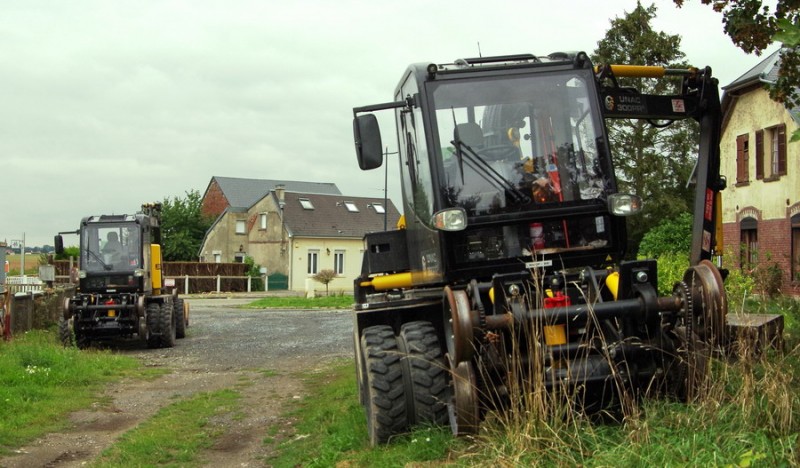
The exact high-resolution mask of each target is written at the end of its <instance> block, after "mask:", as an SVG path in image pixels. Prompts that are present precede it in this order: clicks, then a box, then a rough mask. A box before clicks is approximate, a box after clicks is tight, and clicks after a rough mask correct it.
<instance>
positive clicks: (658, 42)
mask: <svg viewBox="0 0 800 468" xmlns="http://www.w3.org/2000/svg"><path fill="white" fill-rule="evenodd" d="M655 16H656V7H655V6H654V5H651V6H649V7H647V8H645V7H643V6H642V5H641V3H638V2H637V4H636V8H635V9H634V10H633V11H631V12H630V13H625V16H624V17H623V18H619V17H617V18H614V19H613V20H611V27H610V28H609V30H608V32H607V33H606V36H605V37H604V38H603V39H602V40H600V41H599V42H598V43H597V49H596V50H595V52H594V54H593V56H592V60H593V61H594V62H595V64H601V63H620V64H631V65H655V66H664V67H669V68H685V67H687V66H688V64H687V63H685V62H684V61H683V58H684V56H685V55H684V53H683V52H681V50H680V44H681V38H680V36H678V35H669V34H666V33H664V32H659V31H654V30H653V28H652V26H651V25H650V22H651V20H652V19H653V18H655ZM618 82H619V84H620V86H623V87H627V86H630V87H634V88H637V89H638V90H639V91H640V92H642V93H647V94H669V93H677V92H678V87H679V86H680V81H679V80H665V79H660V80H650V79H633V78H619V79H618ZM607 125H608V130H609V143H610V145H611V149H612V152H613V154H614V156H615V157H614V161H615V166H616V170H617V173H616V175H617V180H618V182H619V186H620V190H621V191H624V192H628V193H633V194H635V195H639V196H640V197H642V199H643V200H644V209H643V211H642V213H641V214H640V215H638V216H636V217H632V218H629V220H628V252H629V256H635V254H636V251H637V250H638V245H639V242H640V241H641V239H642V236H643V235H644V234H645V233H646V232H647V231H649V230H650V229H652V228H653V227H654V226H655V225H657V224H658V223H659V222H661V220H663V219H664V218H674V217H676V216H677V215H678V214H679V213H682V212H687V211H690V207H691V206H692V199H693V191H692V189H691V188H687V187H686V181H687V180H688V179H689V177H690V175H691V172H692V168H693V167H694V164H695V161H696V160H697V154H696V145H697V143H696V142H697V138H698V126H697V123H696V122H694V121H692V120H684V121H676V122H673V123H671V124H670V125H667V126H661V125H659V126H655V125H652V123H651V122H647V121H644V120H631V119H620V120H611V121H607Z"/></svg>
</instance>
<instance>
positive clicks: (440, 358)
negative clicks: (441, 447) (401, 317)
mask: <svg viewBox="0 0 800 468" xmlns="http://www.w3.org/2000/svg"><path fill="white" fill-rule="evenodd" d="M400 341H401V346H402V347H404V348H405V351H406V356H405V359H403V364H404V371H405V372H406V373H407V374H406V375H407V379H406V381H407V382H409V384H410V388H407V389H406V391H407V392H409V393H410V395H408V401H409V404H411V405H412V411H410V413H411V415H412V418H413V421H411V425H417V424H435V425H440V426H442V425H445V424H447V421H448V417H447V401H448V398H449V395H450V385H449V382H448V375H449V370H448V369H447V367H446V364H445V361H444V355H443V354H442V348H441V345H440V344H439V337H438V335H437V334H436V329H434V328H433V325H432V324H431V323H430V322H424V321H419V322H409V323H406V324H404V325H403V326H402V328H401V329H400Z"/></svg>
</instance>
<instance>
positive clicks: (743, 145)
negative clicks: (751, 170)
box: [736, 134, 749, 182]
mask: <svg viewBox="0 0 800 468" xmlns="http://www.w3.org/2000/svg"><path fill="white" fill-rule="evenodd" d="M747 146H748V135H747V134H745V135H739V136H738V137H736V182H747V180H748V178H749V174H748V173H747V164H748V159H749V155H748V147H747Z"/></svg>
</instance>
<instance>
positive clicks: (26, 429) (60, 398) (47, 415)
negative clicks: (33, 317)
mask: <svg viewBox="0 0 800 468" xmlns="http://www.w3.org/2000/svg"><path fill="white" fill-rule="evenodd" d="M142 372H144V371H143V370H142V369H141V368H140V365H139V363H138V361H136V360H135V359H133V358H129V357H124V356H118V355H113V354H111V353H109V352H107V351H94V350H86V351H79V350H77V349H65V348H64V347H62V346H61V345H60V344H58V343H56V339H55V334H54V333H52V332H46V331H31V332H28V333H25V334H24V335H22V336H18V337H15V339H14V340H13V341H11V342H3V341H0V453H7V452H8V450H9V449H10V448H14V447H18V446H20V445H22V444H24V443H26V442H28V441H30V440H32V439H34V438H36V437H38V436H40V435H42V434H44V433H46V432H50V431H54V430H57V429H59V428H61V427H63V425H64V421H65V418H64V415H65V414H67V413H69V412H71V411H74V410H77V409H79V408H84V407H86V406H88V405H89V404H90V403H91V402H93V401H95V400H96V395H97V392H98V390H99V389H100V386H101V385H102V384H103V383H106V382H109V381H112V380H116V379H119V378H120V377H123V376H127V375H144V374H142Z"/></svg>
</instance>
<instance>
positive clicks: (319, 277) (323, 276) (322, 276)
mask: <svg viewBox="0 0 800 468" xmlns="http://www.w3.org/2000/svg"><path fill="white" fill-rule="evenodd" d="M312 278H313V279H314V281H317V282H319V283H322V284H324V285H325V295H326V296H327V295H328V284H330V282H331V281H333V280H334V278H336V272H335V271H333V270H320V271H319V273H317V274H316V275H314V276H312Z"/></svg>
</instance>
